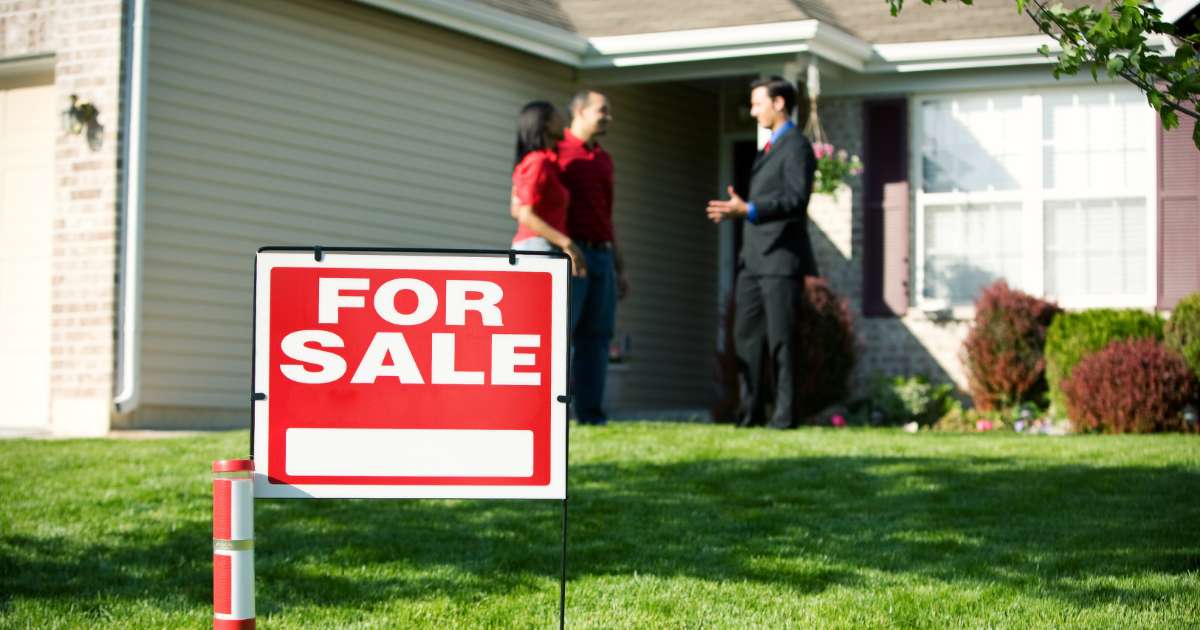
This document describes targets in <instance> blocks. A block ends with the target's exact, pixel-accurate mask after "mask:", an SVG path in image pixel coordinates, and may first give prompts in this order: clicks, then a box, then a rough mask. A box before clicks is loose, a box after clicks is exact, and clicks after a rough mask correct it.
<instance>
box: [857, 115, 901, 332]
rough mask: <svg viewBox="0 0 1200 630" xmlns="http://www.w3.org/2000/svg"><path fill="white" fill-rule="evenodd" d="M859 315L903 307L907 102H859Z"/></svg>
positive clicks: (882, 313)
mask: <svg viewBox="0 0 1200 630" xmlns="http://www.w3.org/2000/svg"><path fill="white" fill-rule="evenodd" d="M863 154H864V155H863V163H864V164H863V165H864V167H865V171H864V172H863V302H862V308H863V315H866V316H868V317H896V316H900V315H903V314H905V313H906V312H908V246H909V244H908V215H909V211H908V206H909V201H908V200H909V192H908V191H909V186H908V103H907V102H906V101H904V100H886V101H868V102H866V103H864V105H863Z"/></svg>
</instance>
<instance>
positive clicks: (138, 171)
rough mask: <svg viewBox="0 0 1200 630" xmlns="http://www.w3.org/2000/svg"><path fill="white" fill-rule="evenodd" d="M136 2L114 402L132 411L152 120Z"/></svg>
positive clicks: (142, 13) (142, 16)
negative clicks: (146, 139) (146, 134)
mask: <svg viewBox="0 0 1200 630" xmlns="http://www.w3.org/2000/svg"><path fill="white" fill-rule="evenodd" d="M147 2H148V0H133V2H132V3H131V4H130V7H131V8H130V10H131V11H132V12H133V15H132V18H131V19H130V22H129V31H130V32H129V39H128V41H129V49H128V50H127V51H126V59H128V60H129V66H128V68H127V69H126V72H125V85H124V86H122V87H123V90H122V91H123V92H124V94H125V102H126V103H127V104H128V105H127V107H126V117H125V120H124V121H123V122H124V124H125V147H124V166H125V173H124V175H125V177H124V182H123V190H122V202H123V203H122V208H121V211H122V219H123V220H122V222H121V259H120V265H121V268H120V269H121V270H120V273H119V274H118V276H117V277H118V292H117V295H118V303H119V306H118V311H117V348H116V349H117V383H116V392H117V393H116V395H115V396H114V397H113V406H114V407H116V410H117V413H120V414H125V413H130V412H132V411H133V410H134V409H137V406H138V394H139V388H138V380H137V379H138V374H139V368H140V364H141V329H142V327H141V325H140V324H141V305H142V282H141V279H142V194H143V191H144V187H143V174H144V172H145V144H144V143H143V134H144V131H145V127H146V125H145V123H146V107H145V105H146V23H147V20H146V4H147Z"/></svg>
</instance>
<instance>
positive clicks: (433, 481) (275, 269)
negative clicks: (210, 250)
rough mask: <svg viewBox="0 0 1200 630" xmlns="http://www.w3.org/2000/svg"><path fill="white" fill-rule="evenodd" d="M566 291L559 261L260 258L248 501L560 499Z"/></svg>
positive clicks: (264, 254)
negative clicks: (251, 496) (251, 483)
mask: <svg viewBox="0 0 1200 630" xmlns="http://www.w3.org/2000/svg"><path fill="white" fill-rule="evenodd" d="M318 258H319V259H318ZM569 279H570V278H569V268H568V261H567V259H566V258H564V257H559V256H547V255H517V256H516V257H515V258H511V259H510V257H509V255H508V254H507V253H495V254H490V253H446V254H430V253H417V252H412V253H408V252H353V253H348V252H340V253H339V252H327V253H324V255H322V256H315V255H314V253H313V251H311V250H309V251H304V252H298V251H271V250H269V249H266V250H263V251H260V252H259V254H258V256H257V260H256V279H255V283H256V284H255V320H254V321H255V333H254V337H255V338H254V344H255V358H254V391H255V394H256V396H255V398H256V400H255V402H254V403H253V404H254V435H253V441H254V459H255V488H254V492H255V496H257V497H392V498H401V497H425V498H430V497H447V498H450V497H461V498H542V499H552V498H557V499H561V498H565V496H566V430H567V419H566V405H565V404H564V403H563V402H561V400H560V397H563V396H565V394H566V391H567V377H566V373H567V370H566V365H567V345H566V344H567V332H566V329H567V296H568V282H569Z"/></svg>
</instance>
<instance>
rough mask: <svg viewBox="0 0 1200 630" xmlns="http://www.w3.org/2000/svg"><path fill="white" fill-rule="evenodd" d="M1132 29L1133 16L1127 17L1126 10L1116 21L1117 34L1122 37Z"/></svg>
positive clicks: (1127, 12)
mask: <svg viewBox="0 0 1200 630" xmlns="http://www.w3.org/2000/svg"><path fill="white" fill-rule="evenodd" d="M1132 28H1133V16H1131V15H1129V11H1128V10H1122V11H1121V19H1120V20H1117V32H1118V33H1120V34H1122V35H1128V34H1129V31H1130V29H1132Z"/></svg>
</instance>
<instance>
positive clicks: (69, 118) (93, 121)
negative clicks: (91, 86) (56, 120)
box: [62, 94, 104, 150]
mask: <svg viewBox="0 0 1200 630" xmlns="http://www.w3.org/2000/svg"><path fill="white" fill-rule="evenodd" d="M99 118H100V111H99V110H97V109H96V106H95V105H93V104H92V103H91V101H81V100H79V96H77V95H75V94H72V95H71V106H70V107H68V108H66V109H64V110H63V112H62V129H63V131H64V132H66V133H69V134H72V135H76V136H77V135H79V134H80V133H81V132H85V131H86V137H87V142H88V146H89V147H91V148H92V150H96V149H99V148H100V144H101V142H102V140H103V138H104V125H101V124H100V120H99Z"/></svg>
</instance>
